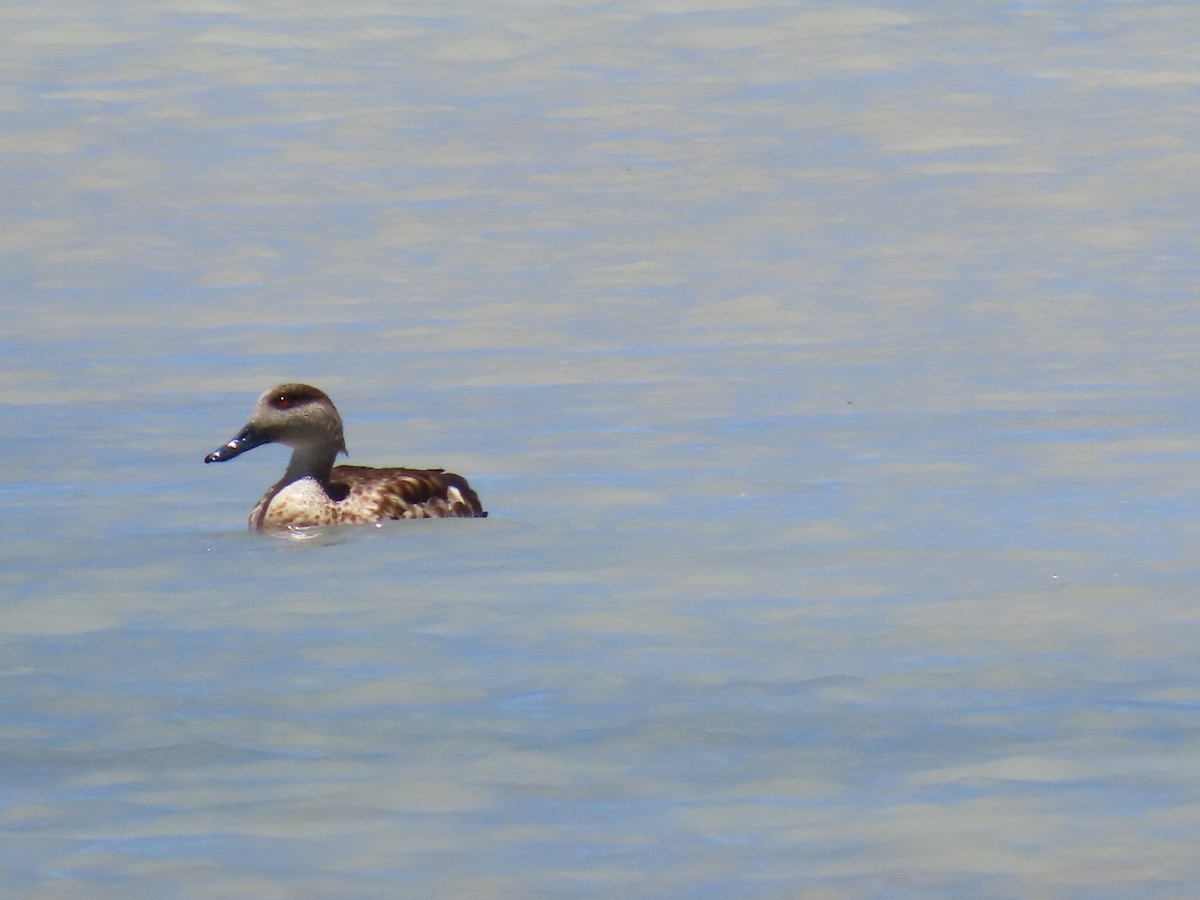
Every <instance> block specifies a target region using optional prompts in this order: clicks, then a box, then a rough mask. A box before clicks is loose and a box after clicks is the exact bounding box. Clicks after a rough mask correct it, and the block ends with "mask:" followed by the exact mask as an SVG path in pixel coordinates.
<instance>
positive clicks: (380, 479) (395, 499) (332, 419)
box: [204, 384, 487, 531]
mask: <svg viewBox="0 0 1200 900" xmlns="http://www.w3.org/2000/svg"><path fill="white" fill-rule="evenodd" d="M272 442H274V443H278V444H285V445H286V446H288V447H291V448H292V459H291V461H290V462H289V463H288V467H287V471H286V472H284V474H283V478H281V479H280V480H279V481H277V482H276V483H275V484H274V485H272V486H271V487H270V488H269V489H268V490H267V492H266V493H265V494H263V497H262V499H261V500H259V501H258V503H257V504H256V505H255V507H254V510H253V511H252V512H251V513H250V529H251V530H252V531H261V530H280V529H288V528H304V527H307V526H313V525H361V524H369V523H374V522H380V521H382V520H384V519H429V518H443V517H447V516H454V517H467V518H470V517H482V516H486V515H487V513H486V512H484V510H483V507H482V506H481V505H480V503H479V497H478V496H476V494H475V491H473V490H472V489H471V486H470V485H469V484H467V480H466V479H465V478H463V477H462V476H461V475H455V474H453V473H451V472H445V471H443V470H441V469H402V468H387V469H373V468H368V467H366V466H338V467H336V468H334V465H333V463H334V460H335V459H336V458H337V455H338V454H339V453H346V439H345V438H344V437H343V436H342V417H341V416H340V415H338V411H337V408H336V407H335V406H334V405H333V401H332V400H330V399H329V396H328V395H327V394H326V393H325V392H324V391H321V390H318V389H317V388H315V387H313V386H312V385H308V384H280V385H277V386H276V387H273V388H271V390H269V391H267V392H266V393H265V394H263V395H262V396H261V397H259V398H258V403H257V404H255V407H254V412H253V413H252V414H251V416H250V421H249V422H247V423H246V427H245V428H243V429H242V430H241V431H239V432H238V433H237V434H236V435H235V436H234V437H232V438H231V439H230V440H229V441H228V442H226V443H225V444H223V445H221V446H220V447H218V448H217V449H216V450H214V451H213V452H212V453H210V454H208V456H206V457H204V461H205V462H206V463H211V462H225V461H226V460H229V459H233V458H234V457H235V456H240V455H241V454H242V453H245V452H246V451H247V450H253V449H254V448H255V447H259V446H262V445H263V444H269V443H272Z"/></svg>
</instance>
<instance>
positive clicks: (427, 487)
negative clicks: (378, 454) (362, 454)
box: [329, 466, 487, 522]
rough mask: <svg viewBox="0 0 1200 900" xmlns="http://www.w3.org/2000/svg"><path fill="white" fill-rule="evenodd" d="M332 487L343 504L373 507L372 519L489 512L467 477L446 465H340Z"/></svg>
mask: <svg viewBox="0 0 1200 900" xmlns="http://www.w3.org/2000/svg"><path fill="white" fill-rule="evenodd" d="M329 489H330V495H331V496H332V497H333V499H334V500H335V501H336V502H338V503H339V504H342V505H349V506H352V507H355V508H359V509H363V510H370V511H371V512H370V513H369V517H368V519H367V521H371V522H377V521H379V520H380V519H445V518H468V519H469V518H481V517H483V516H486V515H487V513H486V512H484V509H483V506H482V505H481V504H480V502H479V497H478V496H477V495H476V494H475V491H474V490H472V488H471V486H470V485H469V484H467V479H465V478H463V477H462V476H461V475H455V474H454V473H453V472H446V471H444V470H442V469H398V468H397V469H372V468H369V467H367V466H337V467H335V468H334V470H333V472H332V473H331V474H330V476H329ZM343 492H344V493H343Z"/></svg>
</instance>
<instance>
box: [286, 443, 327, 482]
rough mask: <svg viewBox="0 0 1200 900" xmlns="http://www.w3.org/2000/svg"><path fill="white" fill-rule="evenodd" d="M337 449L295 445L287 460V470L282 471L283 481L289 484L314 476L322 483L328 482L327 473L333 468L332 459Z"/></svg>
mask: <svg viewBox="0 0 1200 900" xmlns="http://www.w3.org/2000/svg"><path fill="white" fill-rule="evenodd" d="M337 454H338V451H337V450H336V449H333V450H331V449H329V448H328V447H317V446H297V447H295V448H293V450H292V458H291V460H290V461H289V462H288V467H287V471H286V472H284V473H283V483H284V484H291V483H292V482H293V481H299V480H300V479H301V478H315V479H317V481H319V482H321V484H323V485H327V484H329V473H330V471H332V469H333V461H334V460H335V459H336V458H337Z"/></svg>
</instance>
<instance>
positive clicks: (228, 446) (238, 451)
mask: <svg viewBox="0 0 1200 900" xmlns="http://www.w3.org/2000/svg"><path fill="white" fill-rule="evenodd" d="M269 443H271V439H270V438H269V437H267V436H266V435H265V434H263V433H262V432H261V431H259V430H258V429H257V428H255V427H254V426H253V425H247V426H246V427H245V428H243V429H242V430H241V431H239V432H238V433H237V434H236V435H235V436H234V437H233V438H231V439H230V440H229V441H228V443H225V444H222V445H221V446H220V447H218V448H217V449H216V450H214V451H213V452H212V453H210V454H208V456H206V457H204V461H205V462H206V463H210V462H225V460H227V459H233V458H234V457H235V456H241V455H242V454H243V453H245V452H246V451H247V450H253V449H254V448H255V447H261V446H262V445H263V444H269Z"/></svg>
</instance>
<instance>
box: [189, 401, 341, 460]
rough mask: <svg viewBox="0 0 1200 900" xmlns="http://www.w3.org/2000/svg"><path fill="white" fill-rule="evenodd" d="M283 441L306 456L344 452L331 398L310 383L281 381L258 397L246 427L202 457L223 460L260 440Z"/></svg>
mask: <svg viewBox="0 0 1200 900" xmlns="http://www.w3.org/2000/svg"><path fill="white" fill-rule="evenodd" d="M271 443H276V444H284V445H286V446H288V447H291V448H293V449H294V450H296V451H297V454H303V455H304V456H305V457H312V458H319V457H324V456H327V457H328V459H329V461H330V462H331V463H332V461H333V459H334V457H336V456H337V454H339V453H345V452H346V439H345V437H343V435H342V417H341V416H339V415H338V411H337V408H336V407H335V406H334V405H333V401H332V400H330V399H329V396H328V395H327V394H326V393H325V392H324V391H322V390H319V389H317V388H315V387H313V386H312V385H310V384H280V385H277V386H275V387H273V388H271V389H270V390H269V391H267V392H266V393H265V394H263V395H262V396H261V397H259V398H258V403H256V404H255V406H254V412H253V413H252V414H251V416H250V421H249V422H247V423H246V427H245V428H243V429H242V430H241V431H239V432H238V433H237V434H236V435H234V436H233V437H232V438H231V439H230V440H229V441H228V442H226V443H225V444H223V445H222V446H220V447H218V448H217V449H216V450H214V451H213V452H212V453H210V454H208V456H206V457H204V461H205V462H206V463H210V462H225V461H226V460H228V459H233V458H234V457H235V456H240V455H241V454H243V453H245V452H246V451H247V450H253V449H254V448H255V447H261V446H262V445H263V444H271Z"/></svg>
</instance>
